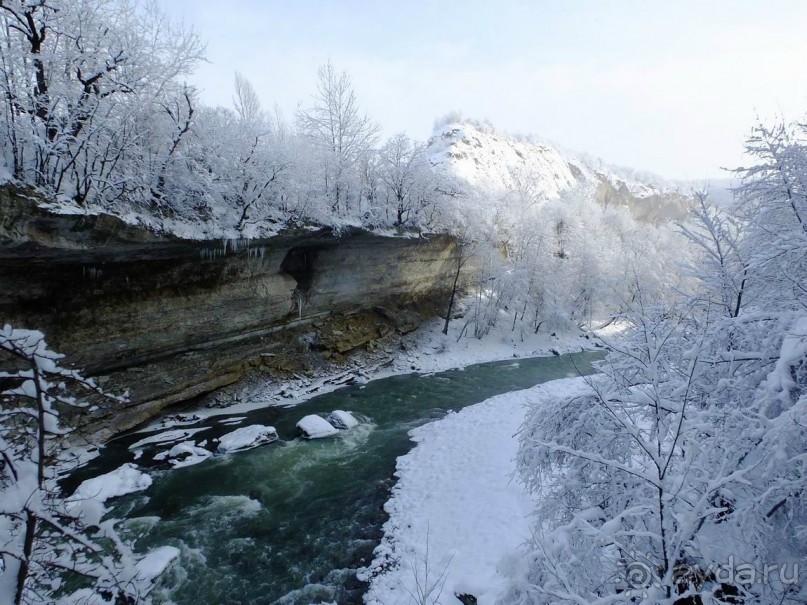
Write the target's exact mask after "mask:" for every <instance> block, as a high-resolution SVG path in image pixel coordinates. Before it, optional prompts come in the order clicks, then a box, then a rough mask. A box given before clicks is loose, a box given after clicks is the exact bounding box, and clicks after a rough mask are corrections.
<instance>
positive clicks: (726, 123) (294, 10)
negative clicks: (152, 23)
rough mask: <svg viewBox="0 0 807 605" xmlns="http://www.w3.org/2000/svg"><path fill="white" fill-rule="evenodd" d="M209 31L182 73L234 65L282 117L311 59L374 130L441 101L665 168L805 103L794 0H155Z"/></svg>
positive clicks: (219, 72)
mask: <svg viewBox="0 0 807 605" xmlns="http://www.w3.org/2000/svg"><path fill="white" fill-rule="evenodd" d="M158 1H159V3H160V4H161V6H162V8H163V10H165V11H166V13H168V15H169V17H172V18H173V19H174V20H178V21H182V22H184V24H185V25H187V26H190V27H193V28H194V29H195V31H196V32H197V33H198V34H199V36H200V37H201V38H202V39H203V40H205V41H206V42H207V61H206V62H205V63H204V64H202V65H200V67H199V68H198V69H197V71H196V72H195V73H194V74H193V75H192V76H191V78H190V81H191V82H192V83H193V84H195V85H196V86H198V87H199V89H200V90H201V97H202V99H203V101H204V102H206V103H209V104H220V105H227V106H231V105H232V96H233V81H234V76H235V72H236V71H238V72H241V73H242V74H243V75H244V76H246V77H247V78H248V79H249V80H250V81H251V82H252V84H253V86H254V88H255V89H256V91H257V92H258V94H259V96H260V97H261V100H262V103H263V105H264V107H265V108H267V109H271V108H273V107H277V108H278V109H280V111H281V112H282V113H283V114H284V115H285V116H286V118H288V119H293V117H294V112H295V110H296V108H297V107H299V106H300V105H301V104H302V106H303V107H305V106H308V105H310V104H311V96H312V93H313V92H314V89H315V86H316V73H317V68H318V67H319V66H320V65H322V64H324V63H326V62H327V61H331V62H332V63H333V65H334V66H335V67H336V69H337V70H340V71H341V70H344V71H346V72H348V73H349V74H350V76H351V78H352V80H353V84H354V87H355V90H356V93H357V96H358V100H359V103H360V105H361V107H362V108H363V109H364V110H365V111H366V112H367V114H368V115H369V116H370V117H371V118H372V119H373V120H375V121H376V122H378V123H380V125H381V126H382V129H383V134H384V135H385V136H390V135H392V134H394V133H396V132H401V131H404V132H407V133H408V134H409V135H410V136H411V137H414V138H417V139H426V138H428V136H429V135H430V134H431V132H432V129H433V126H434V121H435V119H437V118H439V117H441V116H443V115H445V114H447V113H448V112H452V111H460V112H462V114H463V115H464V116H466V117H469V118H476V119H488V120H490V121H491V122H492V123H493V124H494V126H495V127H496V128H497V129H498V130H501V131H505V132H509V133H520V134H534V135H537V136H538V137H540V138H542V139H545V140H548V141H552V142H555V143H557V144H559V145H561V146H562V147H564V148H566V149H569V150H574V151H578V152H585V153H588V154H590V155H593V156H596V157H600V158H602V159H603V160H605V161H606V162H608V163H611V164H615V165H619V166H627V167H631V168H636V169H641V170H647V171H651V172H654V173H656V174H658V175H660V176H662V177H665V178H668V179H701V178H725V177H727V173H726V172H724V171H723V169H724V168H734V167H738V166H741V165H743V164H744V163H746V164H747V163H748V160H747V158H744V157H743V141H744V139H745V137H746V136H747V135H748V133H749V132H750V130H751V128H752V127H753V125H754V124H755V123H756V121H757V120H758V119H761V120H763V121H764V122H766V123H767V122H770V121H771V120H775V119H777V118H778V117H780V116H783V117H785V118H787V119H801V118H803V117H804V115H805V114H807V77H805V68H807V36H805V35H804V31H805V30H806V29H807V1H804V0H758V1H753V2H752V1H746V0H723V1H712V0H701V1H689V0H668V1H664V2H662V1H651V0H643V1H638V0H636V1H632V0H609V1H605V0H568V1H563V2H561V1H560V0H556V1H549V0H533V1H527V0H499V1H495V2H494V1H492V0H489V1H482V0H429V1H422V0H376V1H371V0H364V1H359V0H338V1H337V0H330V1H328V0H227V1H226V2H223V1H222V0H158Z"/></svg>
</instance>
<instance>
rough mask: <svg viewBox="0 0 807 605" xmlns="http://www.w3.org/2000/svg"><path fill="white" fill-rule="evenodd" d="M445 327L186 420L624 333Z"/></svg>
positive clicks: (213, 404) (558, 351) (217, 401)
mask: <svg viewBox="0 0 807 605" xmlns="http://www.w3.org/2000/svg"><path fill="white" fill-rule="evenodd" d="M444 321H445V320H443V319H441V318H439V317H436V318H434V319H432V320H430V321H428V322H426V323H424V324H423V325H422V326H420V327H419V328H418V329H417V330H415V331H413V332H410V333H409V334H405V335H403V336H400V335H395V336H391V337H388V338H386V339H384V340H381V341H378V343H377V344H376V345H375V346H374V348H373V349H372V350H361V351H357V352H354V353H353V354H351V355H350V356H349V357H348V358H347V361H346V362H345V363H344V364H341V365H339V366H334V367H333V368H332V369H330V370H325V371H321V372H318V373H317V374H315V375H313V376H303V375H300V374H295V375H294V376H292V377H290V378H289V379H288V380H284V381H282V382H278V381H273V380H271V379H268V378H263V377H252V378H251V379H247V380H245V381H244V382H243V383H241V384H240V385H239V386H238V388H237V389H236V390H233V391H232V392H230V394H229V395H227V397H230V398H231V399H230V400H228V401H225V402H222V401H221V396H220V395H212V396H210V397H209V398H208V399H207V400H206V401H205V403H203V405H202V406H200V407H198V408H196V409H193V410H191V411H189V412H187V413H186V416H196V417H198V418H208V417H211V416H219V415H232V414H242V413H245V412H249V411H251V410H255V409H259V408H263V407H267V406H284V407H285V406H294V405H297V404H299V403H302V402H303V401H306V400H308V399H310V398H312V397H315V396H317V395H322V394H324V393H328V392H331V391H335V390H336V389H339V388H341V387H343V386H345V385H347V384H354V383H357V382H358V383H365V382H368V381H370V380H377V379H379V378H386V377H389V376H394V375H400V374H409V373H423V374H428V373H433V372H444V371H446V370H451V369H454V368H463V367H466V366H469V365H473V364H477V363H487V362H491V361H501V360H506V359H517V358H524V357H546V356H550V355H563V354H566V353H574V352H580V351H582V350H604V349H603V348H602V347H603V343H602V342H600V339H604V340H605V342H606V343H607V342H608V341H609V340H610V339H613V338H618V337H619V334H621V333H622V332H623V331H624V329H625V326H624V325H621V324H618V323H613V324H610V325H608V326H607V327H605V328H602V329H594V330H591V331H582V330H580V331H570V332H560V331H556V332H547V331H541V332H540V333H538V334H535V333H534V332H533V331H532V330H529V329H526V330H525V329H523V328H522V327H521V325H520V324H519V326H517V327H516V329H515V330H513V329H511V326H512V323H513V320H512V316H511V315H509V314H508V313H504V312H503V314H502V318H501V320H500V321H499V322H498V323H497V325H496V326H493V327H492V328H491V330H490V333H489V334H487V335H486V336H484V337H483V338H481V339H480V338H474V337H468V336H463V337H461V338H459V335H460V332H461V331H462V329H463V325H464V321H463V320H461V319H457V320H454V321H452V322H451V323H450V325H449V331H448V334H447V335H446V334H443V333H442V329H443V324H444ZM181 422H182V421H180V424H181ZM174 425H175V423H174V422H172V421H171V420H170V419H161V420H157V421H155V422H154V423H151V424H150V425H149V426H147V427H145V428H143V429H141V430H142V431H154V430H157V429H159V428H168V427H170V426H174Z"/></svg>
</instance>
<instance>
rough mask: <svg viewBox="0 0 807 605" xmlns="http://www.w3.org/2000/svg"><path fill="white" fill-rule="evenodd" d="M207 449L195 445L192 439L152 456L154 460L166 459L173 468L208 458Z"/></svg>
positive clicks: (197, 462)
mask: <svg viewBox="0 0 807 605" xmlns="http://www.w3.org/2000/svg"><path fill="white" fill-rule="evenodd" d="M210 456H212V454H211V453H210V451H209V450H206V449H205V448H203V447H199V446H197V445H196V444H195V443H194V442H193V441H183V442H182V443H177V444H176V445H175V446H174V447H172V448H171V449H170V450H167V451H165V452H160V453H159V454H157V455H156V456H154V459H155V460H168V462H170V463H171V465H172V466H173V467H174V468H181V467H183V466H191V465H192V464H199V463H200V462H204V461H205V460H207V459H208V458H210Z"/></svg>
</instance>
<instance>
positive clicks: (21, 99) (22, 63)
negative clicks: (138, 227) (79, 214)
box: [0, 0, 202, 204]
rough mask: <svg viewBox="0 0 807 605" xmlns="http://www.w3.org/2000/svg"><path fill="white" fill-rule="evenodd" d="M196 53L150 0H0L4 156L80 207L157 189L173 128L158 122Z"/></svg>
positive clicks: (187, 36)
mask: <svg viewBox="0 0 807 605" xmlns="http://www.w3.org/2000/svg"><path fill="white" fill-rule="evenodd" d="M201 55H202V46H201V44H200V42H199V40H198V38H197V37H196V36H195V34H193V32H191V31H189V30H187V29H183V28H181V27H175V26H173V25H171V23H170V21H168V20H166V18H165V16H164V15H163V14H162V13H161V12H160V11H159V10H158V8H157V5H156V3H155V2H153V1H151V2H136V1H128V0H71V1H70V2H65V1H62V0H33V1H29V0H6V1H4V2H2V3H0V69H1V70H2V73H0V87H2V89H3V90H2V92H3V97H4V99H5V100H6V108H5V115H4V118H5V119H4V123H3V127H4V130H5V132H4V137H3V152H4V154H5V156H6V161H7V163H8V165H9V166H11V167H12V168H13V173H14V175H15V176H16V177H17V178H19V179H22V180H26V181H28V182H31V183H33V184H35V185H37V186H40V187H44V188H46V189H47V190H49V191H50V192H52V193H54V194H56V195H59V196H65V197H69V198H71V199H73V200H74V201H75V202H77V203H79V204H85V203H89V202H97V203H102V204H110V203H113V202H115V201H117V200H119V199H121V198H123V197H137V198H139V200H143V201H145V200H148V199H149V197H150V194H151V192H152V191H156V192H157V194H158V195H159V189H160V188H159V186H157V188H156V190H155V184H156V181H159V180H160V179H161V178H162V176H163V175H162V172H163V171H164V167H165V163H166V161H167V159H166V156H170V155H171V153H170V152H166V151H165V149H166V147H167V148H168V149H169V150H171V149H172V147H175V145H174V144H173V143H174V141H175V140H176V138H177V132H176V131H173V132H172V130H171V129H170V128H169V129H166V130H165V131H162V130H160V131H158V130H155V127H157V126H158V125H160V124H161V123H162V120H161V119H159V118H160V116H162V114H163V112H164V111H165V110H166V108H167V107H168V106H169V105H170V104H171V99H174V98H175V97H176V96H177V94H179V96H180V97H183V96H184V97H185V98H186V99H189V98H190V96H189V95H187V94H183V93H182V87H181V85H179V79H180V78H181V77H182V76H184V75H186V74H187V73H189V72H190V70H191V69H192V67H193V66H194V64H195V63H196V62H197V61H198V60H199V59H200V58H201ZM184 117H185V116H180V115H174V116H172V118H173V119H174V121H178V122H179V123H180V124H182V123H183V121H184ZM155 160H156V161H155ZM149 164H150V165H151V169H149Z"/></svg>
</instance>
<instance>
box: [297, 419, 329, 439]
mask: <svg viewBox="0 0 807 605" xmlns="http://www.w3.org/2000/svg"><path fill="white" fill-rule="evenodd" d="M297 429H298V430H299V431H300V433H301V434H302V436H303V437H305V438H306V439H322V438H323V437H333V436H334V435H336V434H338V433H339V430H338V429H336V428H334V426H333V425H332V424H331V423H330V422H328V421H327V420H325V419H324V418H323V417H321V416H317V415H316V414H309V415H308V416H306V417H305V418H303V419H302V420H300V422H298V423H297Z"/></svg>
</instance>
